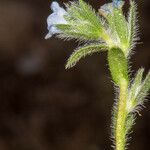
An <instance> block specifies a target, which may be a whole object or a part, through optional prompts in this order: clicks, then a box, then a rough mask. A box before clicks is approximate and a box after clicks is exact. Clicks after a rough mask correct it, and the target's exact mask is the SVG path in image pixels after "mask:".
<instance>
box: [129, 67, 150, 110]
mask: <svg viewBox="0 0 150 150" xmlns="http://www.w3.org/2000/svg"><path fill="white" fill-rule="evenodd" d="M143 72H144V69H143V68H142V69H139V70H138V72H137V74H136V76H135V79H134V80H133V83H132V84H131V87H130V89H129V92H128V93H129V94H128V98H127V110H128V112H135V111H136V112H138V111H140V108H141V107H140V106H142V105H143V103H144V101H145V98H146V96H147V95H148V91H149V90H150V72H149V73H148V74H147V76H146V78H145V80H144V81H142V78H143Z"/></svg>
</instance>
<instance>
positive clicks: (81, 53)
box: [66, 44, 108, 69]
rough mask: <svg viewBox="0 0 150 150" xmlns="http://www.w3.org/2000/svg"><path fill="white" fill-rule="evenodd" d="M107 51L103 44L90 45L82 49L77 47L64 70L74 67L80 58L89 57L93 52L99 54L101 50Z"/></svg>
mask: <svg viewBox="0 0 150 150" xmlns="http://www.w3.org/2000/svg"><path fill="white" fill-rule="evenodd" d="M106 49H108V46H107V45H105V44H90V45H86V46H83V47H79V48H78V49H76V50H75V51H74V52H73V54H72V55H71V56H70V57H69V59H68V61H67V64H66V69H67V68H71V67H73V66H75V65H76V63H77V62H78V61H79V60H80V59H81V58H82V57H85V56H87V55H90V54H92V53H95V52H100V51H102V50H106Z"/></svg>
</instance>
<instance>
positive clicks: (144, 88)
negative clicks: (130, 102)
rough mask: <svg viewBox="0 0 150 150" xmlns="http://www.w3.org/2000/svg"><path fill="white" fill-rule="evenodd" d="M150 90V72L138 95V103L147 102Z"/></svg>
mask: <svg viewBox="0 0 150 150" xmlns="http://www.w3.org/2000/svg"><path fill="white" fill-rule="evenodd" d="M149 90H150V72H149V73H148V74H147V76H146V78H145V80H144V81H143V83H142V84H141V88H140V91H139V93H138V95H137V98H136V99H137V100H136V101H137V103H141V104H142V103H143V102H144V100H145V97H146V96H147V95H148V92H149Z"/></svg>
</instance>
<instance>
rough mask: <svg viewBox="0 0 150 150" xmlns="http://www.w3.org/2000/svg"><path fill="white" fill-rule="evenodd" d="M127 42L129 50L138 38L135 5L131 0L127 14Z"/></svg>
mask: <svg viewBox="0 0 150 150" xmlns="http://www.w3.org/2000/svg"><path fill="white" fill-rule="evenodd" d="M128 32H129V36H128V43H129V51H128V54H129V53H130V51H131V49H133V48H134V47H135V44H136V42H137V40H138V37H137V34H138V26H137V6H136V3H135V2H134V1H133V0H130V10H129V14H128Z"/></svg>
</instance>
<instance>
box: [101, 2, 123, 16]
mask: <svg viewBox="0 0 150 150" xmlns="http://www.w3.org/2000/svg"><path fill="white" fill-rule="evenodd" d="M123 5H124V2H123V1H120V0H113V2H111V3H107V4H104V5H103V6H101V7H100V9H99V12H100V14H101V15H103V16H107V15H108V14H113V9H114V8H118V9H121V8H122V7H123Z"/></svg>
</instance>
